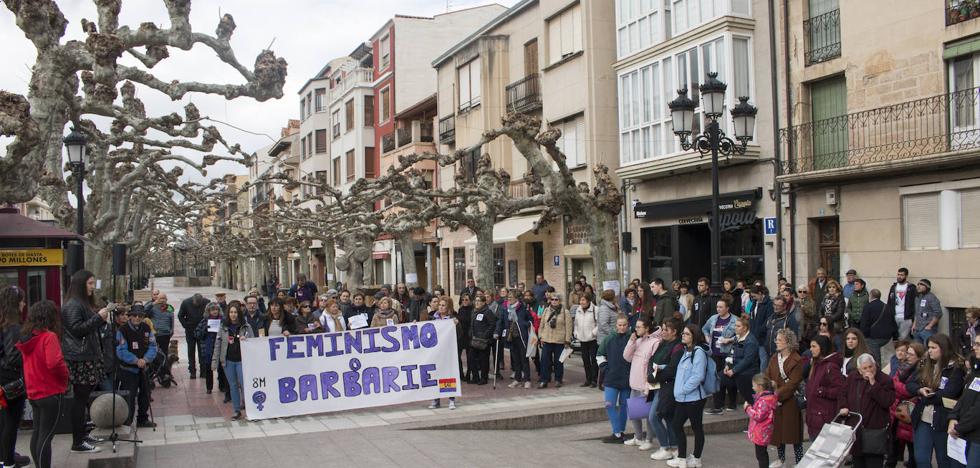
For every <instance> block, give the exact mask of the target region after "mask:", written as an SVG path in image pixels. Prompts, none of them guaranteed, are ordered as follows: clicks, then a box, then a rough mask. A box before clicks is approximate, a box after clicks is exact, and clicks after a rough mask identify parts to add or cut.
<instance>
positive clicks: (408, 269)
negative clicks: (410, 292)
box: [397, 233, 419, 288]
mask: <svg viewBox="0 0 980 468" xmlns="http://www.w3.org/2000/svg"><path fill="white" fill-rule="evenodd" d="M397 239H398V246H399V247H400V248H401V252H402V270H403V271H404V272H405V278H404V280H405V286H406V287H408V288H414V287H416V286H418V285H419V273H418V269H416V268H415V240H414V239H412V234H411V233H408V234H400V235H399V236H398V237H397ZM411 279H414V280H415V281H411Z"/></svg>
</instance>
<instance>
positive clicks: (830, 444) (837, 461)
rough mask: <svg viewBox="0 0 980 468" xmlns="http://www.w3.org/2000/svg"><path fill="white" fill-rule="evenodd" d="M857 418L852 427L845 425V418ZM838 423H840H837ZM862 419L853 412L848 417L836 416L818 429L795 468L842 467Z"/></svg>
mask: <svg viewBox="0 0 980 468" xmlns="http://www.w3.org/2000/svg"><path fill="white" fill-rule="evenodd" d="M850 416H857V417H858V422H857V424H855V425H854V427H851V426H848V425H847V424H845V423H846V422H847V418H848V417H850ZM838 421H840V422H838ZM863 421H864V418H863V417H862V416H861V415H860V414H858V413H855V412H853V411H852V412H850V413H849V414H848V416H840V415H838V416H837V417H836V418H834V420H833V421H831V422H830V424H824V426H823V428H822V429H820V434H817V438H816V439H814V441H813V443H812V444H810V448H809V449H807V451H806V454H804V455H803V459H802V460H800V463H798V464H797V465H796V466H797V467H798V468H838V467H841V466H844V462H845V461H846V460H847V456H848V455H850V453H851V447H853V446H854V441H855V440H856V439H857V431H858V428H859V427H861V423H862V422H863Z"/></svg>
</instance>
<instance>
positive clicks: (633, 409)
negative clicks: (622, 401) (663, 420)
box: [626, 395, 652, 419]
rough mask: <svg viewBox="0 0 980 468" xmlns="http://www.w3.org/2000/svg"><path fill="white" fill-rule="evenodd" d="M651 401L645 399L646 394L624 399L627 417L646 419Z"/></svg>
mask: <svg viewBox="0 0 980 468" xmlns="http://www.w3.org/2000/svg"><path fill="white" fill-rule="evenodd" d="M651 403H652V402H649V401H647V396H646V395H640V396H635V397H631V398H630V399H628V400H626V417H627V418H629V419H646V418H647V417H649V416H650V406H651Z"/></svg>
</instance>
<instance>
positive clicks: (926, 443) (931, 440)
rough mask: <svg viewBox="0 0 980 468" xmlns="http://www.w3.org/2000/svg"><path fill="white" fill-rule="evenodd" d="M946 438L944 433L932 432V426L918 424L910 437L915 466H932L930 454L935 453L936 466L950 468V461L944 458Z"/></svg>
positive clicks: (946, 457)
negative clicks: (913, 448)
mask: <svg viewBox="0 0 980 468" xmlns="http://www.w3.org/2000/svg"><path fill="white" fill-rule="evenodd" d="M946 437H947V434H946V432H945V431H936V430H933V428H932V426H931V425H929V424H925V423H919V425H918V426H916V428H915V434H914V435H913V436H912V442H913V444H914V446H915V466H920V467H928V466H932V452H933V450H935V451H936V462H937V463H938V464H937V465H936V466H938V467H939V468H950V466H951V465H950V459H949V457H948V456H946Z"/></svg>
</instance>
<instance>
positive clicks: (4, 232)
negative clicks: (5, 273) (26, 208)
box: [0, 206, 80, 239]
mask: <svg viewBox="0 0 980 468" xmlns="http://www.w3.org/2000/svg"><path fill="white" fill-rule="evenodd" d="M11 238H45V239H80V237H79V236H78V234H75V233H73V232H68V231H66V230H64V229H61V228H59V227H57V226H54V225H52V224H48V223H42V222H41V221H35V220H33V219H31V218H28V217H27V216H24V215H22V214H20V211H19V210H18V209H17V208H14V207H9V206H8V207H4V208H0V239H11Z"/></svg>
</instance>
